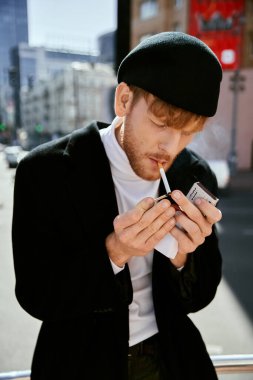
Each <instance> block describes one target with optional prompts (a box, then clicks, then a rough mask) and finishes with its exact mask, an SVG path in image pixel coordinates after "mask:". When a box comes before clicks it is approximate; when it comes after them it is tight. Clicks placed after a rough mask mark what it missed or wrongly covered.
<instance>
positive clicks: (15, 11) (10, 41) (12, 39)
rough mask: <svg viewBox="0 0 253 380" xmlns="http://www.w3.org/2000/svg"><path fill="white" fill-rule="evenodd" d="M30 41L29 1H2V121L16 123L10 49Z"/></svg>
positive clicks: (0, 121) (0, 86)
mask: <svg viewBox="0 0 253 380" xmlns="http://www.w3.org/2000/svg"><path fill="white" fill-rule="evenodd" d="M27 41H28V24H27V1H26V0H1V1H0V57H1V59H0V123H4V124H5V125H7V126H8V125H12V124H13V123H14V105H13V98H12V88H15V86H16V71H15V68H14V67H13V66H12V65H11V61H10V49H11V48H12V47H14V46H16V45H17V44H19V43H20V42H27Z"/></svg>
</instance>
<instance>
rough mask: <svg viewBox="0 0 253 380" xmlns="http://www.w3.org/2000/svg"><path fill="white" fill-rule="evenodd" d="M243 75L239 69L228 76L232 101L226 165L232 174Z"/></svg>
mask: <svg viewBox="0 0 253 380" xmlns="http://www.w3.org/2000/svg"><path fill="white" fill-rule="evenodd" d="M244 80H245V77H244V76H243V75H241V74H240V70H239V69H237V70H235V72H234V74H233V76H232V77H231V78H230V82H231V84H230V90H232V91H233V103H232V125H231V139H230V150H229V154H228V165H229V168H230V172H231V175H234V174H235V173H236V171H237V148H236V141H237V116H238V94H239V91H242V90H244V83H243V82H244Z"/></svg>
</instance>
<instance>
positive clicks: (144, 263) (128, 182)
mask: <svg viewBox="0 0 253 380" xmlns="http://www.w3.org/2000/svg"><path fill="white" fill-rule="evenodd" d="M121 123H122V120H121V118H119V117H116V118H115V119H114V121H113V123H112V124H111V125H110V126H109V127H107V128H105V129H102V130H100V135H101V139H102V142H103V144H104V147H105V151H106V154H107V157H108V159H109V161H110V166H111V172H112V178H113V182H114V186H115V192H116V198H117V204H118V209H119V213H123V212H126V211H128V210H129V209H131V208H133V207H134V206H135V205H136V204H137V203H138V202H139V201H140V200H141V199H143V198H145V197H154V198H156V197H157V196H158V188H159V184H160V179H159V180H156V181H146V180H144V179H142V178H140V177H138V176H137V175H136V174H135V172H134V171H133V169H132V167H131V165H130V163H129V161H128V158H127V156H126V154H125V152H124V150H123V149H122V148H121V146H120V145H119V143H118V141H117V139H116V136H115V127H116V126H117V125H119V124H121ZM170 238H172V236H170ZM166 247H167V250H170V251H173V252H172V254H171V257H175V254H176V251H177V248H175V243H174V240H173V239H170V240H169V241H167V244H166ZM174 251H175V252H174ZM153 253H154V252H153V251H152V252H150V253H149V254H147V255H146V256H145V257H137V256H135V257H132V258H131V259H130V260H129V261H128V265H129V270H130V275H131V281H132V286H133V302H132V303H131V305H130V307H129V326H130V341H129V345H130V346H132V345H135V344H137V343H139V342H141V341H143V340H145V339H147V338H148V337H150V336H152V335H154V334H155V333H156V332H157V331H158V329H157V324H156V319H155V314H154V307H153V298H152V281H151V280H152V261H153ZM112 267H113V270H114V273H115V274H116V273H117V272H119V271H120V270H122V268H119V267H117V266H116V265H115V264H114V263H112Z"/></svg>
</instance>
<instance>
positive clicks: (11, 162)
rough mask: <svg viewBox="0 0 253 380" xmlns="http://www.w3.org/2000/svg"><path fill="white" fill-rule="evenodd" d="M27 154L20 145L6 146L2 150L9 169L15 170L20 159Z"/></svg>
mask: <svg viewBox="0 0 253 380" xmlns="http://www.w3.org/2000/svg"><path fill="white" fill-rule="evenodd" d="M27 153H28V152H27V151H25V150H23V149H22V147H21V146H20V145H12V146H7V147H6V148H5V149H4V154H5V160H6V162H7V165H8V166H9V168H16V167H17V165H18V163H19V161H20V159H21V158H22V157H24V156H25V155H26V154H27Z"/></svg>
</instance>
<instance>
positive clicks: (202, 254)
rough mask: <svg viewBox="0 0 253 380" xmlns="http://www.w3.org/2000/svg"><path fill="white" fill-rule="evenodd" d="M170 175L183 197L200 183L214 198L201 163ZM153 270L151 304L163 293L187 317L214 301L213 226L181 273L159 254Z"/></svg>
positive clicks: (217, 271)
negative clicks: (152, 300) (193, 186)
mask: <svg viewBox="0 0 253 380" xmlns="http://www.w3.org/2000/svg"><path fill="white" fill-rule="evenodd" d="M173 174H174V177H175V178H178V182H177V183H176V184H175V185H174V188H179V189H181V190H183V192H184V193H185V194H187V192H188V190H189V189H190V187H191V185H192V184H193V182H196V181H200V182H201V183H203V185H204V186H206V187H207V188H208V189H209V190H210V191H211V192H212V193H213V194H215V195H217V181H216V178H215V175H214V173H213V172H212V171H211V170H210V168H209V167H208V165H207V164H206V163H205V162H204V161H203V160H196V161H194V165H192V166H186V167H183V169H182V168H181V170H180V171H179V172H177V173H173ZM154 268H155V271H154V279H155V280H154V281H153V282H154V287H155V290H154V298H155V302H156V298H157V299H158V300H159V299H160V294H164V292H165V289H167V293H168V294H170V302H172V304H173V302H174V303H175V305H176V309H177V310H180V311H181V312H183V313H191V312H196V311H198V310H200V309H202V308H204V307H205V306H207V305H208V304H209V303H210V302H211V301H212V299H213V298H214V296H215V294H216V290H217V287H218V285H219V283H220V280H221V276H222V257H221V253H220V249H219V242H218V237H217V231H216V227H215V226H213V231H212V234H211V235H210V236H208V237H207V238H206V239H205V242H204V243H203V244H202V245H200V246H199V247H198V248H197V249H196V250H195V251H194V252H193V253H190V254H188V257H187V262H186V264H185V266H184V268H183V269H182V270H181V271H178V270H177V269H176V268H175V267H174V266H173V264H172V263H171V261H170V260H169V259H168V258H166V257H164V256H163V255H161V254H160V253H159V252H156V255H155V258H154ZM157 274H158V275H157ZM160 301H161V300H160ZM158 305H161V302H158ZM164 307H165V306H164Z"/></svg>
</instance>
